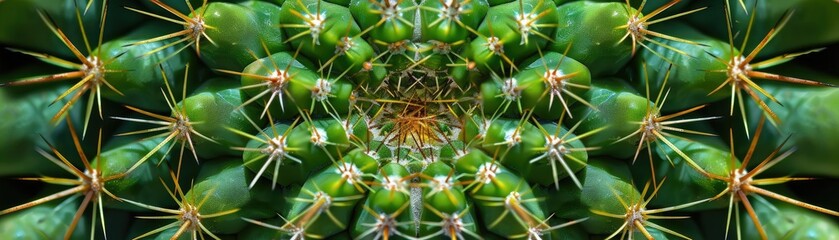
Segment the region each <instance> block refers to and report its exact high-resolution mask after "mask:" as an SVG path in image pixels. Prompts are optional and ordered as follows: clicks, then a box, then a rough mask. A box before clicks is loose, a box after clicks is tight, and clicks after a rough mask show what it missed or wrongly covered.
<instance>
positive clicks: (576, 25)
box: [549, 1, 641, 76]
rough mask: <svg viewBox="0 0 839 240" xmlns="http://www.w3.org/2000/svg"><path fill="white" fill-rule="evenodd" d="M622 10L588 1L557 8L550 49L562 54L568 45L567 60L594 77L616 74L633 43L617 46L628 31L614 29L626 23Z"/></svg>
mask: <svg viewBox="0 0 839 240" xmlns="http://www.w3.org/2000/svg"><path fill="white" fill-rule="evenodd" d="M625 6H626V4H625V3H616V2H610V3H595V2H589V1H579V2H572V3H568V4H564V5H562V6H559V7H558V8H557V15H558V16H559V20H558V22H559V26H558V27H557V30H556V34H555V35H549V36H554V42H553V43H552V44H551V45H550V46H549V49H550V50H552V51H557V52H564V51H565V49H568V45H571V48H570V50H569V51H568V56H569V57H571V58H573V59H576V60H577V61H580V62H581V63H583V64H585V65H586V66H588V67H589V69H590V70H591V74H592V75H593V76H608V75H612V74H615V73H616V72H617V71H618V70H619V69H621V68H623V66H624V65H626V63H628V62H629V60H630V58H631V57H632V39H630V38H627V39H626V40H624V41H623V42H620V40H621V38H623V36H624V35H626V33H627V31H626V29H623V28H622V29H616V28H617V27H619V26H621V25H624V24H626V22H627V21H628V20H629V16H628V15H627V11H626V9H625V8H624V7H625ZM633 11H634V9H633ZM638 48H641V47H640V46H638ZM639 50H640V49H639Z"/></svg>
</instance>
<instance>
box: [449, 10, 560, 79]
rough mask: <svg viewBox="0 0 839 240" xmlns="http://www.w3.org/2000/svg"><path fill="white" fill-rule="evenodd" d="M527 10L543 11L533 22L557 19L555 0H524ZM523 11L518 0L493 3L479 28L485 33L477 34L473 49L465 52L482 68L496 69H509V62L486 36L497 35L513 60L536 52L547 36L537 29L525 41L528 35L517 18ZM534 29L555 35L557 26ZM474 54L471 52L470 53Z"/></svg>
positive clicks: (515, 60)
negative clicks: (489, 46)
mask: <svg viewBox="0 0 839 240" xmlns="http://www.w3.org/2000/svg"><path fill="white" fill-rule="evenodd" d="M523 1H524V2H522V5H523V6H524V12H525V13H532V14H533V17H535V16H536V15H541V16H540V18H539V19H538V20H536V21H534V23H533V24H534V25H539V24H553V23H554V21H555V20H556V19H557V11H556V6H555V5H554V3H553V2H552V1H541V2H540V1H539V0H523ZM519 12H521V9H520V4H519V3H517V2H511V3H505V4H501V5H497V6H493V7H491V8H490V9H489V11H487V15H486V18H484V22H483V23H481V25H480V26H479V27H478V29H477V31H478V33H480V34H481V35H482V36H478V37H477V38H475V40H473V41H472V42H471V43H470V46H471V50H472V51H471V52H467V53H465V54H464V55H466V56H471V59H472V60H473V61H475V63H476V64H477V65H478V66H479V67H481V68H482V69H487V68H488V69H492V70H495V71H496V72H499V70H500V69H501V68H502V65H503V66H505V67H503V68H505V69H508V68H509V63H507V62H504V61H503V60H502V58H501V57H500V56H499V54H498V53H496V52H492V51H491V50H490V49H489V48H488V46H487V45H486V44H487V38H489V37H497V38H498V39H499V41H500V42H501V44H502V45H503V54H504V55H505V56H507V57H508V58H509V59H510V60H512V61H513V62H520V61H522V60H524V59H525V58H527V57H529V56H532V55H533V54H535V53H536V52H537V48H543V47H544V46H545V45H546V44H547V42H548V41H547V40H546V39H544V38H541V37H539V36H537V35H535V34H534V33H530V34H529V35H528V36H526V37H527V42H526V43H525V42H522V38H524V37H525V36H524V35H523V34H522V32H521V31H519V25H518V23H517V22H516V20H515V19H516V17H517V15H516V13H519ZM531 31H538V32H540V33H542V34H544V35H546V36H553V34H554V31H555V28H551V27H539V28H538V29H535V28H534V29H533V30H531ZM470 54H471V55H470Z"/></svg>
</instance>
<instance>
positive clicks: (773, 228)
mask: <svg viewBox="0 0 839 240" xmlns="http://www.w3.org/2000/svg"><path fill="white" fill-rule="evenodd" d="M752 199H756V198H752ZM751 202H752V206H753V207H754V209H755V213H756V214H757V218H758V220H760V224H762V225H763V229H764V230H765V231H766V235H767V237H768V238H769V239H834V238H836V236H837V234H839V226H837V225H836V224H834V222H835V221H834V220H831V219H830V217H829V216H827V215H824V214H821V213H818V212H813V211H810V210H807V209H804V208H800V207H797V206H793V205H790V204H787V203H782V202H778V201H766V200H765V199H758V200H753V201H751ZM742 212H743V211H741V214H740V224H742V225H740V226H741V228H742V229H743V237H744V238H745V239H758V238H760V235H759V233H758V232H757V229H756V228H755V227H754V222H753V221H752V219H751V218H750V217H749V215H748V214H742Z"/></svg>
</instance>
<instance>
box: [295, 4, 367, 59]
mask: <svg viewBox="0 0 839 240" xmlns="http://www.w3.org/2000/svg"><path fill="white" fill-rule="evenodd" d="M318 6H320V13H323V18H325V20H324V22H323V29H322V30H320V34H319V35H317V40H315V39H314V38H313V37H312V36H311V35H310V34H309V33H305V31H308V30H309V28H308V27H305V28H293V27H288V28H283V30H284V32H285V33H286V36H289V38H293V37H294V36H296V35H298V34H303V35H301V37H299V38H297V39H294V40H292V41H291V45H292V46H301V47H300V48H301V51H300V52H301V53H302V54H303V55H305V56H307V57H309V58H311V59H317V60H319V61H320V62H322V63H326V62H327V61H329V59H330V58H332V57H333V56H335V55H336V47H338V46H339V44H340V45H343V44H344V43H343V38H344V37H347V36H349V37H351V38H350V41H351V42H352V43H351V47H349V49H348V50H347V51H346V52H344V53H343V54H341V55H339V56H338V57H337V58H336V59H335V60H334V63H333V64H335V67H334V69H349V71H350V72H352V73H355V72H359V71H360V70H361V69H362V67H363V63H364V62H366V61H370V60H371V59H372V58H373V54H374V51H373V48H372V46H370V44H368V43H367V42H365V41H364V40H363V39H361V38H360V37H355V36H356V35H358V33H360V32H361V29H360V28H359V26H358V24H356V22H355V21H354V20H353V18H352V15H351V14H350V10H349V9H347V8H346V7H343V6H340V5H336V4H332V3H329V2H320V4H318V1H315V0H302V1H286V2H285V3H283V6H282V11H281V14H280V23H281V24H288V25H294V24H303V25H306V26H308V25H307V24H308V23H307V22H306V21H304V19H301V18H300V17H298V16H297V15H295V13H298V14H301V15H303V16H307V13H312V14H315V13H316V12H318V9H317V7H318ZM341 72H342V71H338V73H339V74H340V73H341Z"/></svg>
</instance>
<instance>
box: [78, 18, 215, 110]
mask: <svg viewBox="0 0 839 240" xmlns="http://www.w3.org/2000/svg"><path fill="white" fill-rule="evenodd" d="M175 29H176V27H172V26H170V25H160V24H145V25H143V26H141V27H140V28H138V29H136V30H134V31H132V32H131V33H129V34H128V35H126V36H124V37H121V38H118V39H115V40H112V41H108V42H106V43H104V44H102V47H100V48H98V49H95V50H94V53H96V52H99V51H102V53H101V55H102V57H101V60H102V61H103V62H106V63H107V62H110V64H107V65H105V68H106V70H109V71H113V72H109V73H106V74H105V79H106V80H108V83H110V84H111V85H113V86H114V88H116V89H117V90H119V91H120V92H122V93H123V94H124V95H120V94H118V93H116V92H114V91H112V90H111V89H110V88H108V87H106V86H104V85H103V86H102V88H103V89H102V96H103V97H104V98H107V99H108V100H111V101H115V102H119V103H123V104H129V105H131V106H133V107H138V108H141V109H147V110H153V111H166V110H169V107H168V106H167V105H166V103H165V102H163V101H137V99H146V98H153V97H154V98H156V97H161V92H160V89H164V88H165V86H164V84H163V81H164V77H163V74H161V72H160V71H161V70H160V69H161V68H162V69H163V71H164V72H165V73H166V79H168V80H169V86H172V87H173V89H172V91H173V92H181V90H182V89H183V85H182V84H178V83H182V82H183V76H184V74H185V72H186V71H185V70H186V67H185V66H186V65H191V66H192V67H191V68H190V71H189V72H188V73H186V74H187V76H188V77H189V79H188V81H189V83H191V84H197V83H198V82H199V81H198V78H197V75H198V74H196V73H197V72H198V71H197V69H199V68H198V67H196V65H198V61H197V59H196V58H195V56H194V55H193V54H192V53H190V52H187V51H183V52H180V53H177V54H176V55H173V54H175V51H176V50H177V49H178V48H180V47H182V46H184V45H183V44H178V45H175V46H173V47H169V48H165V49H163V50H160V51H159V52H156V53H154V54H151V55H147V56H146V55H145V54H146V53H147V52H150V51H152V50H154V49H156V48H159V47H162V46H164V45H166V44H170V43H172V42H175V41H176V40H174V39H170V40H164V41H158V42H151V43H147V44H142V45H136V46H131V47H125V46H126V45H129V44H132V43H135V42H138V41H142V40H145V39H149V38H153V37H156V36H160V35H164V34H168V33H170V32H174V31H176V30H175ZM167 58H168V59H167ZM164 60H165V61H164Z"/></svg>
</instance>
